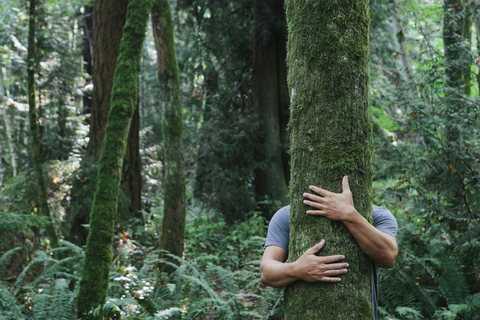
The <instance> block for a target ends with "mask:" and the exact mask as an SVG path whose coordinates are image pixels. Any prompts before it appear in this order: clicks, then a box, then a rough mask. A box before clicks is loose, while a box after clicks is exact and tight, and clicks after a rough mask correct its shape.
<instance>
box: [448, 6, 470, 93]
mask: <svg viewBox="0 0 480 320" xmlns="http://www.w3.org/2000/svg"><path fill="white" fill-rule="evenodd" d="M462 10H463V7H462V3H461V1H457V0H445V1H444V14H443V47H444V55H445V63H446V66H445V69H446V74H447V82H446V83H447V86H448V87H450V88H454V89H457V90H458V89H461V88H462V86H463V81H462V80H463V75H464V70H463V63H462V51H463V50H462V46H463V35H464V31H463V28H464V26H465V24H464V21H463V20H464V19H463V18H462V17H461V15H459V14H458V13H460V12H461V11H462Z"/></svg>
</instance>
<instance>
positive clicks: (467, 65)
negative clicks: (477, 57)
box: [461, 8, 472, 96]
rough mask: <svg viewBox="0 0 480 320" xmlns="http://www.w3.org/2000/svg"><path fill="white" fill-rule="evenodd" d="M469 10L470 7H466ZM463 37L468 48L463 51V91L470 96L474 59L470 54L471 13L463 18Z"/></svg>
mask: <svg viewBox="0 0 480 320" xmlns="http://www.w3.org/2000/svg"><path fill="white" fill-rule="evenodd" d="M466 10H467V11H469V10H468V8H466ZM462 39H463V44H464V46H465V49H466V50H463V51H462V59H461V64H462V66H463V68H464V69H463V70H462V71H463V72H462V73H463V74H462V83H463V93H464V94H465V95H466V96H470V93H471V78H472V73H471V70H470V69H471V66H472V59H471V56H470V54H469V52H470V51H472V21H471V19H470V13H468V15H467V16H466V17H465V18H464V19H463V28H462Z"/></svg>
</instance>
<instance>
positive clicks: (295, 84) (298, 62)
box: [285, 1, 373, 319]
mask: <svg viewBox="0 0 480 320" xmlns="http://www.w3.org/2000/svg"><path fill="white" fill-rule="evenodd" d="M369 22H370V17H369V8H368V5H367V2H366V1H363V2H359V1H356V2H351V3H342V4H340V3H337V4H336V5H335V6H333V5H331V4H330V3H327V2H316V3H308V2H302V1H289V2H288V4H287V23H288V61H289V76H288V83H289V88H290V91H291V93H290V96H291V99H292V100H291V120H290V124H289V125H290V130H291V155H292V175H291V179H290V184H291V189H290V190H291V191H290V192H291V193H290V203H291V215H290V245H289V249H290V250H289V257H288V261H290V262H291V261H295V260H297V259H298V258H299V257H300V256H301V255H302V254H303V253H304V252H305V251H306V250H307V249H308V248H309V247H311V246H313V244H315V243H317V242H319V241H320V240H321V239H326V240H327V245H326V246H325V249H323V250H322V255H334V254H338V252H342V254H344V255H345V256H346V257H347V261H348V262H349V264H350V269H349V272H348V274H347V275H346V276H345V277H344V278H343V279H342V282H341V283H339V284H336V285H334V286H332V285H329V284H325V283H308V282H304V281H297V282H295V283H293V284H292V285H290V286H288V287H287V289H286V292H285V293H286V298H287V300H288V304H287V305H286V309H285V315H286V317H287V318H288V319H319V318H323V319H344V318H345V315H348V317H349V318H355V319H371V318H372V304H371V299H372V298H371V285H370V273H371V268H372V263H371V260H370V259H369V258H368V257H367V256H366V255H365V254H364V253H363V252H362V250H361V249H360V248H359V246H358V244H357V242H356V241H355V239H354V238H353V236H352V235H351V234H350V232H349V231H348V230H347V228H346V227H345V226H344V225H343V224H342V223H341V222H331V221H329V220H327V219H323V218H320V219H318V218H316V217H311V216H307V215H306V214H305V208H306V207H305V205H304V204H303V201H302V200H303V199H302V198H303V197H302V194H303V193H304V192H307V191H308V186H309V185H316V186H320V187H321V188H324V189H326V190H331V191H333V192H341V185H340V182H341V180H342V176H344V175H348V176H349V181H350V185H351V186H352V193H353V202H354V203H355V208H356V209H357V211H358V212H359V213H360V214H361V215H362V216H364V217H366V218H367V219H368V218H369V217H370V214H371V210H372V206H371V194H372V189H371V185H372V174H373V170H372V163H371V154H372V140H371V139H372V138H371V125H370V121H369V109H368V82H369V79H368V29H369ZM312 30H315V32H313V31H312ZM340 300H341V301H344V303H342V304H338V301H340Z"/></svg>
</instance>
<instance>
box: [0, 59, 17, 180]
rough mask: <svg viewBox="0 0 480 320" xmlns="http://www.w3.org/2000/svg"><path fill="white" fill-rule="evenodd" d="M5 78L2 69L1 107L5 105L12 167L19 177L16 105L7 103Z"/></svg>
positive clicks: (0, 72)
mask: <svg viewBox="0 0 480 320" xmlns="http://www.w3.org/2000/svg"><path fill="white" fill-rule="evenodd" d="M4 81H5V80H4V78H3V71H2V68H1V67H0V105H3V110H4V113H3V117H4V122H5V131H6V134H7V142H8V149H9V151H10V161H11V162H10V164H11V166H12V175H13V176H14V177H16V176H17V168H18V166H17V150H16V143H15V124H14V122H15V121H14V120H15V111H16V109H15V105H10V104H9V103H8V102H6V99H5V97H6V90H5V84H4Z"/></svg>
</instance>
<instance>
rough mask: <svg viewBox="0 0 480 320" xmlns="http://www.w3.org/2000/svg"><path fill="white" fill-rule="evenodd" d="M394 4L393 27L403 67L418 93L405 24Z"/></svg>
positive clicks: (393, 3) (393, 2)
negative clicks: (406, 39) (406, 38)
mask: <svg viewBox="0 0 480 320" xmlns="http://www.w3.org/2000/svg"><path fill="white" fill-rule="evenodd" d="M391 4H392V11H391V12H392V17H393V26H394V30H395V35H396V37H397V42H398V46H399V47H400V59H401V61H402V66H403V68H404V69H405V70H404V71H405V73H406V75H407V78H408V80H409V81H410V83H411V85H412V86H413V87H414V89H415V91H416V92H418V88H417V82H416V81H415V76H414V74H413V70H412V64H411V63H410V58H409V54H408V50H407V43H406V41H405V32H404V29H403V23H402V20H401V18H400V14H399V13H398V9H397V6H396V3H395V0H393V1H392V2H391Z"/></svg>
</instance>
